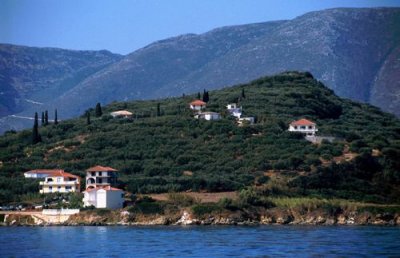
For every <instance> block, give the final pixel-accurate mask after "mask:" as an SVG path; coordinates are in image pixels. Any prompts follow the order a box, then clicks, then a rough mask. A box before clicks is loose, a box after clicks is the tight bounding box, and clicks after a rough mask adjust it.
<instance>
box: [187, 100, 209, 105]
mask: <svg viewBox="0 0 400 258" xmlns="http://www.w3.org/2000/svg"><path fill="white" fill-rule="evenodd" d="M190 105H192V106H205V105H206V103H205V102H204V101H202V100H199V99H196V100H193V101H192V102H190Z"/></svg>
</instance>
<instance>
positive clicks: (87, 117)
mask: <svg viewBox="0 0 400 258" xmlns="http://www.w3.org/2000/svg"><path fill="white" fill-rule="evenodd" d="M86 124H88V125H90V112H89V111H87V112H86Z"/></svg>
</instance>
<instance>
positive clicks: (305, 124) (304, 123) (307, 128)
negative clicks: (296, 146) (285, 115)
mask: <svg viewBox="0 0 400 258" xmlns="http://www.w3.org/2000/svg"><path fill="white" fill-rule="evenodd" d="M288 130H289V132H300V133H304V134H306V135H308V136H309V135H315V133H316V132H317V131H318V129H317V127H316V124H315V123H314V122H312V121H310V120H307V119H304V118H302V119H300V120H297V121H293V122H291V123H290V125H289V129H288Z"/></svg>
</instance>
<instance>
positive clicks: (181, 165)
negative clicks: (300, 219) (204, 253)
mask: <svg viewBox="0 0 400 258" xmlns="http://www.w3.org/2000/svg"><path fill="white" fill-rule="evenodd" d="M243 89H244V92H245V98H241V99H240V105H241V106H243V111H244V114H245V115H248V116H255V117H256V118H257V123H256V124H255V125H253V126H250V125H248V126H244V127H238V126H237V125H236V123H235V120H234V119H233V118H232V117H230V116H229V115H228V114H227V113H226V108H225V106H226V104H228V103H232V102H237V101H238V98H240V96H241V95H242V90H243ZM194 97H195V96H194V95H193V96H182V97H179V98H170V99H163V100H153V101H134V102H125V103H112V104H110V105H108V106H106V107H103V110H102V111H103V115H102V116H101V117H98V118H96V116H95V110H94V109H91V110H89V111H88V112H90V114H91V116H90V117H91V123H90V124H88V123H87V116H86V115H83V116H82V117H80V118H76V119H72V120H67V121H62V122H60V123H59V124H58V125H48V126H45V127H41V128H39V132H40V135H41V139H42V142H40V143H37V144H35V145H32V138H31V134H32V132H31V130H26V131H22V132H19V133H13V132H9V133H6V134H5V136H3V137H1V138H0V148H1V149H0V161H1V163H0V166H1V167H0V203H1V202H9V201H17V200H20V199H21V198H24V194H27V193H36V192H37V191H38V183H37V182H36V181H34V180H28V179H24V178H23V172H24V171H27V170H31V169H37V168H61V169H65V170H66V171H68V172H72V173H75V174H78V175H80V176H82V177H84V171H85V169H87V168H89V167H90V166H93V165H96V164H100V165H105V166H111V167H115V168H117V169H118V170H119V175H120V178H119V179H120V187H122V188H124V189H125V190H127V191H130V192H133V193H160V192H174V191H175V192H177V191H186V190H192V191H229V190H239V189H244V188H247V187H249V186H256V187H257V188H258V193H259V194H262V195H268V196H271V197H272V196H291V197H293V196H299V197H300V196H317V197H321V196H322V197H332V196H335V197H338V198H345V199H354V200H361V201H374V202H399V201H400V199H399V196H400V191H399V183H400V159H399V158H400V157H399V156H400V140H399V139H400V121H399V120H398V119H396V118H395V117H394V116H392V115H389V114H386V113H383V112H381V111H380V110H379V109H378V108H375V107H372V106H370V105H367V104H360V103H355V102H352V101H349V100H343V99H340V98H339V97H337V96H335V95H334V94H333V92H332V90H330V89H328V88H326V87H325V86H323V85H322V84H321V83H320V82H318V81H316V80H314V79H313V77H312V75H311V74H309V73H297V72H287V73H283V74H279V75H276V76H271V77H265V78H260V79H258V80H255V81H253V82H251V83H249V84H245V85H238V86H234V87H231V88H226V89H223V90H218V91H211V92H210V93H209V97H210V101H209V102H208V104H207V110H210V111H216V112H221V113H222V114H223V115H224V117H223V119H222V120H220V121H202V120H195V119H193V113H192V111H191V110H189V109H188V103H189V102H190V101H192V100H193V98H194ZM158 104H160V112H157V106H158ZM119 109H126V110H129V111H131V112H133V113H134V119H113V118H112V117H111V116H109V115H108V114H109V113H110V112H111V111H115V110H119ZM59 112H60V113H61V112H62V111H61V110H59ZM158 113H159V114H158ZM302 117H305V118H308V119H311V120H313V121H315V122H316V123H317V125H318V127H319V134H320V135H330V136H335V137H337V138H338V139H339V141H337V142H335V143H329V142H322V144H319V145H315V144H311V143H310V142H308V141H306V140H304V138H303V136H302V135H298V134H293V133H289V132H287V128H288V124H289V123H290V122H291V121H293V120H295V119H298V118H302ZM344 153H345V154H346V155H348V156H349V157H350V158H347V159H345V158H344V157H345V155H344ZM83 187H84V185H83Z"/></svg>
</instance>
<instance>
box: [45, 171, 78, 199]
mask: <svg viewBox="0 0 400 258" xmlns="http://www.w3.org/2000/svg"><path fill="white" fill-rule="evenodd" d="M47 173H48V174H47V175H46V177H45V178H44V181H42V182H39V188H40V189H39V192H40V193H42V194H46V193H73V192H80V190H81V189H80V188H81V182H80V181H81V178H80V177H79V176H76V175H73V174H71V173H68V172H65V171H64V170H61V169H59V170H53V171H50V170H49V171H48V172H47Z"/></svg>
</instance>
